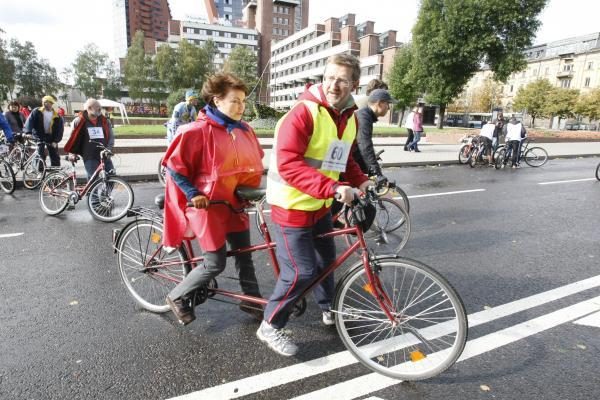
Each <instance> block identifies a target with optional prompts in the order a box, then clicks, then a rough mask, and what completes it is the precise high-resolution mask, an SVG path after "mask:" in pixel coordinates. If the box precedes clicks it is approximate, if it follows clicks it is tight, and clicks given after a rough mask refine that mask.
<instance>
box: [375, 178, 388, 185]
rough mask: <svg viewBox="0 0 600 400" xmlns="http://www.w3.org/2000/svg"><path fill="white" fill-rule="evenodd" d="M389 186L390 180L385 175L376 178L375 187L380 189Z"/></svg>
mask: <svg viewBox="0 0 600 400" xmlns="http://www.w3.org/2000/svg"><path fill="white" fill-rule="evenodd" d="M387 184H388V178H386V177H385V176H384V175H377V177H376V178H375V186H377V187H378V188H379V187H383V186H386V185H387Z"/></svg>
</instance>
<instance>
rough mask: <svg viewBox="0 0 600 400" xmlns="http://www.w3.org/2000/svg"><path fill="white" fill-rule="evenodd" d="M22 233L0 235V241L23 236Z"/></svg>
mask: <svg viewBox="0 0 600 400" xmlns="http://www.w3.org/2000/svg"><path fill="white" fill-rule="evenodd" d="M23 233H24V232H19V233H4V234H0V239H4V238H11V237H15V236H21V235H23Z"/></svg>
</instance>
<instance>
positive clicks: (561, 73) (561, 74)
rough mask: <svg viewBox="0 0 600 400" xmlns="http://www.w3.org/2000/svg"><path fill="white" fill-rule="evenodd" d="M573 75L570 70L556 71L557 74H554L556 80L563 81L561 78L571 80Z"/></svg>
mask: <svg viewBox="0 0 600 400" xmlns="http://www.w3.org/2000/svg"><path fill="white" fill-rule="evenodd" d="M573 74H574V71H573V70H570V71H558V72H557V73H556V77H557V78H558V79H563V78H572V77H573Z"/></svg>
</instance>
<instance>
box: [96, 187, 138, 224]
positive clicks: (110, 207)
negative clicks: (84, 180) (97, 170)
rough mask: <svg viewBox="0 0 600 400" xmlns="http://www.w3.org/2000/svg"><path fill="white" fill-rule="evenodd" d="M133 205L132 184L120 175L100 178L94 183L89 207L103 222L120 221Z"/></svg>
mask: <svg viewBox="0 0 600 400" xmlns="http://www.w3.org/2000/svg"><path fill="white" fill-rule="evenodd" d="M132 205H133V190H132V189H131V186H129V184H128V183H127V182H125V180H123V179H122V178H119V177H118V176H109V177H108V178H106V179H99V180H97V181H96V182H95V183H93V184H92V187H91V188H90V191H89V196H88V208H89V210H90V213H91V214H92V217H94V218H95V219H97V220H99V221H102V222H114V221H118V220H120V219H121V218H123V217H124V216H125V214H127V210H129V209H130V208H131V206H132Z"/></svg>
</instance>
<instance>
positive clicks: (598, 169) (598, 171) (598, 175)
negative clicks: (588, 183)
mask: <svg viewBox="0 0 600 400" xmlns="http://www.w3.org/2000/svg"><path fill="white" fill-rule="evenodd" d="M596 179H598V180H599V181H600V164H598V166H597V167H596Z"/></svg>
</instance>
